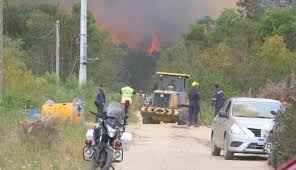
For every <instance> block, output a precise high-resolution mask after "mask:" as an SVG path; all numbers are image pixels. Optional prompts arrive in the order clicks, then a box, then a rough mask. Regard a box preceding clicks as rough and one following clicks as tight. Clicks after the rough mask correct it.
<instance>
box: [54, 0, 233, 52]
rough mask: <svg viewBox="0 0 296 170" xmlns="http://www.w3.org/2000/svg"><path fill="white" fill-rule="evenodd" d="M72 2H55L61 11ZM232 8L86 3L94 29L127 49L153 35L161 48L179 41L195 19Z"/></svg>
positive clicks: (213, 0)
mask: <svg viewBox="0 0 296 170" xmlns="http://www.w3.org/2000/svg"><path fill="white" fill-rule="evenodd" d="M75 2H80V0H59V3H60V5H62V6H63V7H65V8H71V6H72V5H73V4H74V3H75ZM235 4H236V0H88V6H89V8H90V9H91V10H92V12H93V13H94V15H95V16H96V19H97V23H98V26H99V27H102V28H106V29H110V30H112V32H113V40H114V41H115V42H117V43H119V42H120V41H125V42H127V43H128V45H129V46H130V47H137V46H138V45H139V44H141V41H143V39H144V38H145V37H147V36H153V35H155V34H157V35H158V40H159V44H161V45H163V44H167V43H169V42H171V41H175V40H179V39H181V35H182V33H183V32H184V31H186V29H188V28H189V26H190V24H192V23H194V22H195V21H197V20H198V19H199V18H202V17H204V16H217V15H218V14H219V13H220V12H221V11H223V10H224V9H225V8H234V7H235Z"/></svg>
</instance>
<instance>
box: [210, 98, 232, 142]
mask: <svg viewBox="0 0 296 170" xmlns="http://www.w3.org/2000/svg"><path fill="white" fill-rule="evenodd" d="M228 103H229V101H227V102H225V104H224V106H223V107H222V109H221V110H220V112H226V108H227V106H228ZM223 119H225V118H222V117H220V116H219V114H218V115H217V116H216V117H215V118H214V120H213V133H214V134H213V135H214V138H215V144H216V145H217V146H218V147H222V146H223V139H222V138H221V136H222V133H223V132H222V130H221V127H222V123H223V121H224V120H223Z"/></svg>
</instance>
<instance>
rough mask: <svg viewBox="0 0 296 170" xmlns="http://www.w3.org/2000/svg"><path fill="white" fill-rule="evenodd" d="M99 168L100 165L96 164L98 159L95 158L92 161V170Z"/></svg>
mask: <svg viewBox="0 0 296 170" xmlns="http://www.w3.org/2000/svg"><path fill="white" fill-rule="evenodd" d="M97 168H98V165H97V163H96V158H95V156H93V157H92V158H91V160H90V170H96V169H97Z"/></svg>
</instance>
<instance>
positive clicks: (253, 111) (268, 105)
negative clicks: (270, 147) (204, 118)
mask: <svg viewBox="0 0 296 170" xmlns="http://www.w3.org/2000/svg"><path fill="white" fill-rule="evenodd" d="M280 110H281V103H280V102H279V101H277V100H271V99H260V98H232V99H230V100H228V101H227V102H226V103H225V105H224V106H223V108H222V109H221V111H220V112H219V114H218V115H217V116H216V117H215V118H214V120H213V122H212V135H211V152H212V155H213V156H219V155H220V152H221V150H224V158H225V159H226V160H230V159H233V156H234V153H252V154H264V145H265V143H266V141H267V139H266V138H267V135H268V133H269V132H270V130H271V129H272V127H273V124H274V122H273V120H274V118H275V115H276V113H278V112H279V111H280Z"/></svg>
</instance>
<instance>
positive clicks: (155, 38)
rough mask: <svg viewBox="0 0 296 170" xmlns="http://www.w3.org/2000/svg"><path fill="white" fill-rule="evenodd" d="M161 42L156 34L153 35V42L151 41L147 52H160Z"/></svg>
mask: <svg viewBox="0 0 296 170" xmlns="http://www.w3.org/2000/svg"><path fill="white" fill-rule="evenodd" d="M159 50H160V48H159V41H158V36H157V34H156V33H152V40H151V44H150V46H149V47H148V48H147V51H148V52H149V53H151V54H152V53H155V52H157V51H159Z"/></svg>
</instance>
